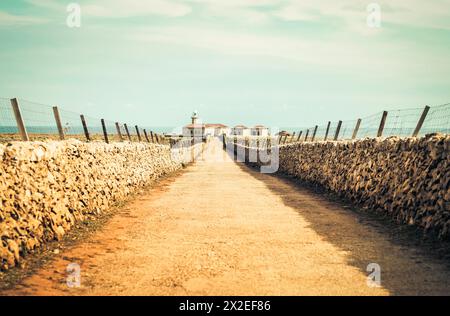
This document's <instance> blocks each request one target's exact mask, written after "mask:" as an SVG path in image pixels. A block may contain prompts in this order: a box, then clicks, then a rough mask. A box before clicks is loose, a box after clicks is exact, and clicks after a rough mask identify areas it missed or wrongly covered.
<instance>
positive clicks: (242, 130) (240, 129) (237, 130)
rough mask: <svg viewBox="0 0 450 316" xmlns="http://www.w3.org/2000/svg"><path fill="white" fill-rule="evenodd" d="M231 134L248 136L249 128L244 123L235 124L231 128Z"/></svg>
mask: <svg viewBox="0 0 450 316" xmlns="http://www.w3.org/2000/svg"><path fill="white" fill-rule="evenodd" d="M231 134H232V135H236V136H250V129H249V128H248V127H247V126H244V125H236V126H235V127H233V128H232V129H231Z"/></svg>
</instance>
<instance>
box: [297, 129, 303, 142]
mask: <svg viewBox="0 0 450 316" xmlns="http://www.w3.org/2000/svg"><path fill="white" fill-rule="evenodd" d="M302 133H303V131H300V132H298V137H297V141H298V142H299V141H300V137H302Z"/></svg>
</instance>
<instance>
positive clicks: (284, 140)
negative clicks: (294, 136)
mask: <svg viewBox="0 0 450 316" xmlns="http://www.w3.org/2000/svg"><path fill="white" fill-rule="evenodd" d="M287 137H288V136H287V134H286V135H284V139H283V144H285V143H286V139H287Z"/></svg>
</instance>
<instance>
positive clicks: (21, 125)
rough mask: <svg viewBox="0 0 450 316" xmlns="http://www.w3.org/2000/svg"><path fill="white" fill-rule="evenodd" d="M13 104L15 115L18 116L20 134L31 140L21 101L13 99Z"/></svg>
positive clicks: (24, 138) (24, 139)
mask: <svg viewBox="0 0 450 316" xmlns="http://www.w3.org/2000/svg"><path fill="white" fill-rule="evenodd" d="M11 106H12V108H13V112H14V117H15V118H16V123H17V128H18V129H19V133H20V136H21V138H22V140H23V141H29V140H30V138H29V137H28V133H27V129H26V127H25V123H24V122H23V118H22V113H21V112H20V107H19V102H18V101H17V99H16V98H14V99H11Z"/></svg>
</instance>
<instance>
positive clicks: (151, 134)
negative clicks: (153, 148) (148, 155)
mask: <svg viewBox="0 0 450 316" xmlns="http://www.w3.org/2000/svg"><path fill="white" fill-rule="evenodd" d="M150 137H151V139H152V143H154V142H155V140H154V138H153V132H152V131H150Z"/></svg>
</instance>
